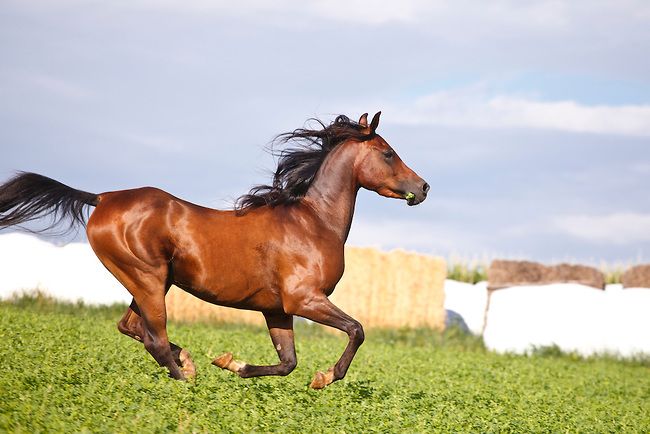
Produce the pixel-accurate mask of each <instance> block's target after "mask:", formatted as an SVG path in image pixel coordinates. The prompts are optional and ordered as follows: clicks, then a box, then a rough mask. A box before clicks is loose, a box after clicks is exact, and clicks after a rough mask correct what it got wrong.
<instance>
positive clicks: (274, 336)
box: [212, 313, 297, 378]
mask: <svg viewBox="0 0 650 434" xmlns="http://www.w3.org/2000/svg"><path fill="white" fill-rule="evenodd" d="M264 317H265V318H266V325H267V326H268V328H269V335H271V341H272V342H273V346H274V347H275V350H276V351H277V352H278V357H279V358H280V363H278V364H277V365H269V366H259V365H249V364H248V363H244V362H240V361H236V360H233V358H232V353H225V354H223V355H221V356H219V357H217V358H216V359H214V361H213V362H212V364H214V365H216V366H218V367H220V368H223V369H228V370H229V371H232V372H235V373H236V374H238V375H239V376H240V377H243V378H250V377H261V376H264V375H288V374H290V373H291V371H293V369H294V368H295V367H296V365H297V359H296V348H295V345H294V340H293V316H292V315H287V314H284V313H264Z"/></svg>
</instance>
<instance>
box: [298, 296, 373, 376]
mask: <svg viewBox="0 0 650 434" xmlns="http://www.w3.org/2000/svg"><path fill="white" fill-rule="evenodd" d="M287 308H288V309H289V311H290V312H291V313H294V314H295V315H299V316H301V317H303V318H307V319H310V320H312V321H315V322H317V323H319V324H323V325H327V326H330V327H334V328H336V329H339V330H342V331H344V332H345V333H347V334H348V337H349V339H350V340H349V342H348V345H347V346H346V347H345V351H343V354H342V355H341V358H339V360H338V362H336V364H335V365H334V366H333V367H331V368H330V369H328V370H327V372H316V375H314V379H313V380H312V382H311V384H310V385H309V386H310V387H311V388H313V389H322V388H324V387H325V386H327V385H329V384H331V383H333V382H334V381H336V380H340V379H341V378H343V377H345V374H346V373H347V371H348V368H349V367H350V363H352V359H353V358H354V355H355V354H356V352H357V350H358V349H359V347H360V346H361V344H362V343H363V340H364V333H363V327H362V326H361V324H360V323H359V321H357V320H355V319H354V318H352V317H351V316H349V315H348V314H346V313H345V312H343V311H342V310H341V309H339V308H338V307H336V306H335V305H334V304H332V302H331V301H329V299H328V298H327V297H326V296H325V295H324V294H322V295H318V296H315V297H310V298H309V302H307V303H291V305H290V306H287Z"/></svg>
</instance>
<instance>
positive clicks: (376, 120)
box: [370, 112, 381, 133]
mask: <svg viewBox="0 0 650 434" xmlns="http://www.w3.org/2000/svg"><path fill="white" fill-rule="evenodd" d="M379 116H381V112H377V113H375V115H374V116H373V117H372V121H371V122H370V131H372V132H373V133H374V132H375V130H376V129H377V126H379Z"/></svg>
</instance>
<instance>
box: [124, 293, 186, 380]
mask: <svg viewBox="0 0 650 434" xmlns="http://www.w3.org/2000/svg"><path fill="white" fill-rule="evenodd" d="M117 328H118V330H119V331H120V332H121V333H123V334H125V335H127V336H129V337H131V338H133V339H135V340H136V341H139V342H142V341H143V336H144V333H145V330H144V323H143V320H142V317H141V316H140V310H139V308H138V305H137V304H136V302H135V300H133V301H131V305H130V306H129V308H128V309H127V310H126V312H125V313H124V316H123V317H122V319H121V320H120V321H119V322H118V323H117ZM169 348H170V350H171V352H172V356H173V357H174V361H175V362H176V364H177V365H178V366H180V368H181V371H183V374H184V375H185V377H186V378H191V377H194V376H196V367H195V366H194V362H193V361H192V357H191V355H190V353H189V352H188V351H187V350H186V349H184V348H181V347H179V346H178V345H176V344H174V343H173V342H170V343H169Z"/></svg>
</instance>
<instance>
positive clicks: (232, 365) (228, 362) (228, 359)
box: [212, 352, 245, 373]
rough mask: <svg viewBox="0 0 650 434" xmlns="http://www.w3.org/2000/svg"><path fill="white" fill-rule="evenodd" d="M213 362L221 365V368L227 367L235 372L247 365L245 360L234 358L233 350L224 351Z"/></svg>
mask: <svg viewBox="0 0 650 434" xmlns="http://www.w3.org/2000/svg"><path fill="white" fill-rule="evenodd" d="M212 364H213V365H215V366H218V367H220V368H221V369H227V370H229V371H231V372H234V373H237V372H239V370H240V369H241V368H243V367H244V365H245V363H243V362H240V361H237V360H233V358H232V353H231V352H227V353H224V354H222V355H220V356H219V357H217V358H215V359H214V360H213V361H212Z"/></svg>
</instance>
